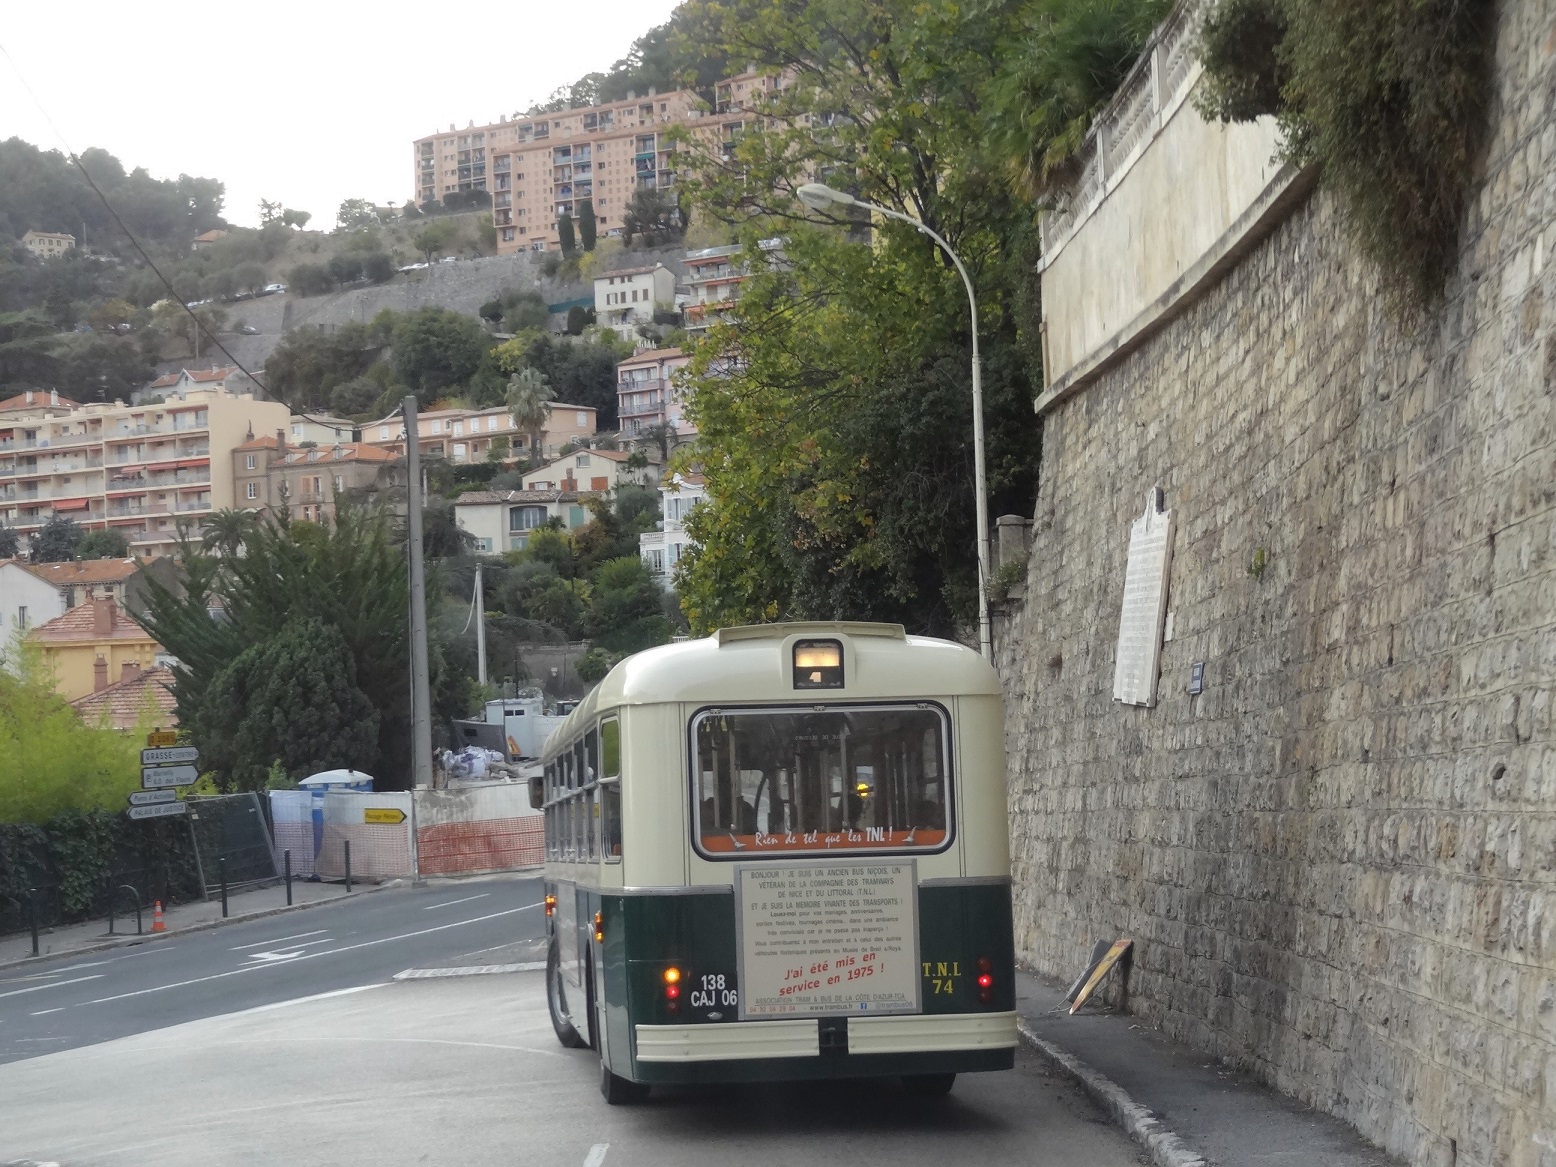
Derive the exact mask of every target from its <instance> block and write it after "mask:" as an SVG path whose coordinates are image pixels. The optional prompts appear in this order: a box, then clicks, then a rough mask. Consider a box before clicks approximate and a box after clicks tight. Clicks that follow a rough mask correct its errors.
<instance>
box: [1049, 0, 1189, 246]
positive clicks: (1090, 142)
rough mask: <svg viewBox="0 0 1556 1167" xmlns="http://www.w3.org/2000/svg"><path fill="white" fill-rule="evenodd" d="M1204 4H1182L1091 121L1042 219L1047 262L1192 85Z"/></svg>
mask: <svg viewBox="0 0 1556 1167" xmlns="http://www.w3.org/2000/svg"><path fill="white" fill-rule="evenodd" d="M1203 3H1204V0H1179V3H1178V4H1177V5H1176V6H1174V8H1173V10H1172V12H1171V13H1170V14H1169V15H1168V17H1167V19H1166V20H1164V21H1163V22H1162V23H1161V24H1160V25H1158V26H1157V28H1156V31H1155V32H1154V33H1152V34H1151V38H1150V40H1148V41H1147V42H1146V45H1145V49H1144V51H1142V52H1141V54H1140V59H1139V60H1138V61H1136V62H1135V65H1134V67H1133V68H1132V69H1131V70H1130V71H1129V74H1128V75H1127V76H1126V77H1125V78H1124V81H1123V84H1121V85H1120V86H1119V87H1118V92H1117V93H1115V94H1114V95H1113V100H1112V101H1110V102H1109V103H1108V104H1107V106H1106V107H1105V108H1104V109H1103V110H1102V112H1101V113H1099V114H1098V115H1097V116H1096V117H1095V118H1094V119H1093V120H1092V123H1091V128H1090V129H1089V130H1088V131H1087V133H1086V140H1085V142H1084V143H1083V144H1082V146H1081V150H1080V155H1079V157H1078V159H1077V166H1078V173H1077V174H1076V177H1075V178H1074V179H1073V180H1072V181H1071V182H1070V184H1069V186H1068V188H1067V189H1065V190H1063V191H1061V192H1059V194H1058V196H1057V198H1056V200H1055V206H1054V208H1053V209H1052V210H1050V211H1048V212H1047V213H1045V214H1044V215H1043V216H1042V220H1041V224H1040V227H1041V232H1042V244H1043V255H1044V256H1045V257H1048V256H1051V255H1052V254H1054V252H1056V251H1057V250H1058V249H1059V248H1060V247H1062V246H1063V245H1064V244H1065V243H1066V242H1067V241H1068V240H1069V238H1070V236H1071V235H1073V234H1074V233H1075V231H1076V230H1077V229H1078V228H1079V227H1080V225H1081V223H1083V222H1085V220H1086V219H1087V218H1088V217H1089V216H1090V215H1091V213H1092V211H1094V210H1095V209H1096V208H1097V206H1098V205H1099V204H1100V203H1101V202H1102V199H1103V197H1104V195H1105V194H1106V193H1107V190H1108V186H1109V184H1110V183H1112V182H1114V181H1115V180H1116V179H1117V178H1118V177H1119V176H1120V175H1121V174H1122V173H1123V172H1124V171H1125V170H1126V169H1127V168H1128V167H1129V166H1130V165H1132V163H1133V159H1134V158H1135V156H1136V155H1137V153H1138V152H1139V151H1140V150H1141V149H1142V148H1143V147H1144V145H1145V144H1146V143H1148V142H1149V141H1150V140H1151V139H1152V138H1154V137H1155V136H1156V134H1157V132H1158V131H1160V129H1161V127H1162V125H1163V124H1164V115H1165V114H1166V112H1167V111H1168V110H1169V109H1172V108H1175V107H1176V105H1177V104H1178V102H1179V101H1180V100H1181V99H1182V98H1183V96H1184V95H1185V94H1186V93H1187V91H1188V89H1189V88H1190V86H1192V84H1193V83H1194V79H1195V77H1196V76H1197V74H1196V73H1195V71H1194V63H1195V62H1194V56H1193V46H1194V31H1195V29H1196V27H1197V26H1198V16H1199V10H1200V8H1201V7H1202V5H1203Z"/></svg>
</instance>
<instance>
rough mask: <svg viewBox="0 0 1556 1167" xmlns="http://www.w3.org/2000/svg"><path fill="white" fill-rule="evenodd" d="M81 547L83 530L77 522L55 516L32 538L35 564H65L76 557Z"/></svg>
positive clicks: (62, 516)
mask: <svg viewBox="0 0 1556 1167" xmlns="http://www.w3.org/2000/svg"><path fill="white" fill-rule="evenodd" d="M80 545H81V528H80V527H78V526H76V524H75V520H73V519H67V518H65V516H64V515H55V516H54V517H53V518H51V519H50V520H49V521H48V522H46V523H44V524H43V526H42V528H40V529H39V531H38V533H37V534H36V535H34V536H33V537H32V556H31V557H32V561H33V562H34V563H65V562H67V561H69V560H72V559H74V558H75V557H76V549H77V548H78V547H79V546H80Z"/></svg>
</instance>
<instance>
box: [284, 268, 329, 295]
mask: <svg viewBox="0 0 1556 1167" xmlns="http://www.w3.org/2000/svg"><path fill="white" fill-rule="evenodd" d="M286 286H287V288H288V289H290V290H291V291H293V292H296V293H297V294H298V295H300V296H322V295H323V294H324V293H325V292H328V291H330V290H332V289H333V288H334V287H335V277H334V276H333V275H331V274H330V270H329V268H327V267H325V266H324V265H323V264H322V263H300V264H298V265H297V266H296V267H294V268H293V269H292V270H291V271H289V272H287V273H286Z"/></svg>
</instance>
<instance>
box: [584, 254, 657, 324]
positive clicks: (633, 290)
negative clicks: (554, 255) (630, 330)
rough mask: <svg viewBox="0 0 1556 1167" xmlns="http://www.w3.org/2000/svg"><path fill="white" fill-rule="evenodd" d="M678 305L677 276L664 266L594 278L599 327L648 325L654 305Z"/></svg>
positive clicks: (640, 268)
mask: <svg viewBox="0 0 1556 1167" xmlns="http://www.w3.org/2000/svg"><path fill="white" fill-rule="evenodd" d="M674 303H675V273H674V272H673V271H671V270H670V269H669V268H667V267H666V266H665V265H664V264H662V263H656V264H655V265H654V266H653V267H631V268H627V269H626V270H625V271H613V272H606V273H605V274H604V275H598V276H595V277H594V318H595V320H596V322H598V323H600V324H609V325H612V326H616V325H623V324H625V325H632V324H647V323H649V322H650V321H652V320H653V318H654V305H655V304H665V305H673V304H674Z"/></svg>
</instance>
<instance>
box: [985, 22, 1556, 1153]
mask: <svg viewBox="0 0 1556 1167" xmlns="http://www.w3.org/2000/svg"><path fill="white" fill-rule="evenodd" d="M1496 64H1497V69H1496V95H1497V103H1496V106H1495V109H1494V111H1493V114H1492V134H1491V139H1490V145H1489V150H1488V155H1487V157H1486V159H1485V161H1484V163H1483V166H1484V177H1483V180H1482V181H1481V182H1480V184H1479V187H1478V190H1477V192H1476V195H1475V197H1474V200H1473V203H1472V206H1471V208H1470V210H1469V213H1468V215H1467V220H1466V224H1465V228H1464V233H1463V237H1462V245H1463V250H1462V258H1461V262H1460V264H1459V267H1458V270H1457V271H1456V272H1455V274H1454V275H1453V277H1452V279H1451V280H1450V284H1449V287H1448V291H1447V297H1446V300H1445V302H1444V303H1443V304H1442V305H1441V306H1440V307H1439V308H1437V309H1435V310H1433V311H1432V312H1431V313H1429V314H1428V315H1427V316H1426V317H1425V318H1423V319H1418V320H1413V321H1408V322H1402V321H1400V320H1399V319H1397V318H1396V317H1394V316H1391V315H1390V313H1389V311H1388V310H1387V309H1386V308H1385V307H1384V305H1383V303H1382V301H1381V298H1380V296H1379V294H1378V292H1377V288H1376V286H1375V282H1374V279H1373V277H1372V275H1371V273H1370V272H1369V270H1368V269H1367V267H1366V266H1365V265H1364V263H1363V262H1362V261H1361V260H1360V259H1359V258H1358V257H1357V256H1356V254H1355V253H1354V251H1353V250H1352V249H1351V248H1350V247H1349V245H1348V244H1347V243H1346V241H1345V239H1344V233H1343V229H1342V227H1341V224H1340V222H1339V216H1338V211H1337V208H1336V206H1335V204H1334V203H1333V202H1332V200H1331V199H1330V197H1329V196H1328V195H1326V194H1324V193H1319V194H1317V195H1314V196H1312V197H1310V198H1307V199H1305V200H1304V201H1302V202H1301V203H1300V204H1299V205H1298V206H1297V207H1296V209H1295V210H1294V211H1293V212H1292V213H1291V214H1290V215H1289V217H1287V218H1285V219H1284V220H1283V221H1281V222H1280V223H1279V224H1278V225H1277V226H1276V227H1275V228H1274V230H1273V232H1272V233H1271V234H1269V235H1268V236H1267V237H1265V238H1264V239H1263V241H1262V242H1260V243H1259V244H1257V245H1256V246H1254V247H1253V248H1252V249H1251V250H1250V251H1249V252H1248V253H1247V254H1246V255H1244V256H1243V257H1242V258H1241V259H1240V260H1239V261H1238V262H1237V263H1236V264H1235V265H1234V266H1232V267H1231V268H1230V270H1229V271H1228V272H1227V273H1226V274H1225V275H1224V277H1222V278H1221V279H1220V281H1219V282H1218V283H1216V284H1215V285H1214V286H1212V287H1211V288H1210V289H1209V290H1208V291H1207V292H1205V293H1204V294H1203V295H1202V296H1201V298H1199V299H1198V300H1197V301H1195V302H1194V303H1192V304H1191V305H1189V306H1188V307H1186V308H1184V309H1183V310H1182V312H1181V314H1180V315H1178V316H1176V317H1175V318H1173V319H1171V320H1170V322H1168V323H1166V324H1165V325H1164V326H1163V327H1162V328H1161V329H1160V331H1158V332H1156V333H1155V334H1154V335H1152V336H1150V338H1149V339H1147V340H1145V342H1144V343H1143V344H1141V345H1140V347H1138V348H1137V349H1135V350H1134V351H1133V352H1131V353H1130V354H1129V355H1127V356H1125V357H1124V358H1123V359H1121V360H1120V361H1118V362H1117V363H1116V364H1114V365H1113V366H1112V367H1111V368H1107V369H1105V370H1104V371H1101V372H1100V373H1099V374H1098V375H1097V376H1096V377H1095V378H1094V379H1093V380H1092V381H1091V382H1090V383H1089V384H1087V385H1086V386H1085V387H1084V388H1082V389H1080V390H1078V391H1077V392H1075V393H1074V394H1073V395H1072V396H1070V397H1068V398H1067V399H1065V400H1062V401H1060V402H1058V403H1057V404H1056V405H1055V406H1054V407H1053V409H1052V411H1051V412H1050V413H1049V414H1048V416H1047V418H1046V420H1045V432H1044V445H1043V467H1042V480H1041V481H1042V485H1041V491H1040V496H1039V499H1038V504H1037V509H1036V514H1035V516H1034V524H1033V529H1032V550H1031V557H1030V561H1029V569H1028V576H1027V581H1026V589H1025V598H1024V600H1022V601H1018V602H1016V603H1014V604H1013V605H1012V606H1011V610H1010V611H1009V612H1008V616H1007V620H1006V625H1005V632H1004V635H1003V636H1002V637H1001V643H1000V646H999V663H1000V667H1001V671H1002V674H1003V676H1004V680H1005V685H1006V695H1007V697H1006V699H1007V724H1008V729H1007V733H1008V747H1009V754H1010V810H1011V824H1012V825H1011V830H1012V857H1013V862H1014V865H1015V867H1014V872H1015V882H1016V889H1017V921H1016V928H1017V947H1018V953H1019V955H1020V956H1021V957H1022V958H1023V959H1024V960H1025V961H1027V962H1029V963H1030V964H1031V965H1032V966H1034V967H1035V968H1036V969H1037V970H1039V971H1041V972H1044V973H1048V974H1050V975H1053V976H1061V977H1063V976H1070V975H1073V974H1074V972H1075V970H1076V969H1077V968H1078V967H1080V966H1081V965H1082V964H1083V963H1084V958H1085V955H1086V953H1087V952H1088V951H1089V949H1090V946H1091V944H1092V942H1093V941H1094V940H1095V939H1096V938H1098V937H1101V936H1109V937H1111V936H1117V935H1131V936H1133V937H1134V938H1135V940H1136V945H1137V946H1136V952H1135V956H1136V959H1135V963H1134V968H1133V972H1132V974H1131V979H1130V983H1129V998H1128V1005H1129V1008H1130V1009H1131V1010H1133V1011H1135V1012H1138V1013H1139V1014H1140V1015H1142V1016H1143V1017H1144V1018H1147V1019H1149V1020H1150V1021H1151V1022H1154V1023H1156V1024H1158V1025H1160V1026H1161V1027H1162V1028H1163V1029H1164V1030H1166V1031H1167V1032H1168V1033H1170V1034H1171V1035H1172V1036H1173V1037H1175V1038H1178V1039H1180V1040H1186V1041H1188V1042H1191V1043H1193V1044H1196V1045H1198V1046H1199V1047H1201V1048H1203V1049H1205V1050H1207V1051H1208V1052H1210V1053H1211V1054H1213V1055H1215V1056H1217V1057H1220V1058H1224V1059H1226V1060H1227V1061H1229V1062H1232V1063H1234V1064H1236V1065H1238V1066H1239V1067H1242V1068H1244V1069H1248V1070H1251V1071H1253V1072H1256V1073H1258V1074H1259V1075H1261V1076H1262V1077H1263V1078H1265V1079H1266V1080H1267V1081H1269V1082H1270V1083H1272V1084H1273V1085H1274V1086H1276V1087H1278V1088H1279V1089H1281V1090H1283V1091H1286V1092H1288V1093H1290V1094H1293V1095H1295V1096H1297V1097H1298V1098H1301V1099H1303V1100H1304V1101H1307V1102H1309V1103H1311V1104H1313V1105H1315V1106H1318V1107H1321V1108H1323V1109H1325V1110H1328V1111H1330V1112H1332V1113H1334V1114H1337V1115H1339V1116H1340V1117H1342V1118H1344V1119H1346V1120H1347V1121H1349V1122H1351V1123H1353V1124H1354V1125H1355V1126H1356V1127H1357V1128H1358V1129H1359V1130H1360V1131H1361V1132H1362V1134H1364V1135H1365V1136H1366V1137H1368V1138H1370V1139H1372V1140H1374V1141H1375V1142H1377V1143H1379V1144H1380V1145H1382V1146H1383V1147H1385V1148H1386V1149H1387V1150H1389V1151H1390V1152H1392V1153H1394V1154H1397V1155H1399V1156H1402V1157H1403V1158H1405V1159H1407V1160H1408V1161H1410V1162H1412V1163H1417V1164H1432V1165H1443V1167H1449V1165H1452V1167H1468V1165H1471V1164H1473V1165H1477V1167H1479V1165H1485V1167H1491V1165H1493V1164H1495V1165H1499V1167H1501V1165H1513V1167H1535V1165H1540V1167H1552V1165H1556V728H1553V724H1552V703H1553V690H1556V267H1553V265H1552V262H1551V261H1552V259H1553V253H1556V10H1553V9H1552V7H1551V6H1550V5H1549V4H1548V3H1546V2H1544V0H1506V2H1505V3H1503V4H1502V5H1501V7H1500V26H1499V30H1498V40H1497V57H1496ZM1192 193H1193V192H1191V191H1185V192H1184V193H1183V197H1184V198H1190V197H1192ZM1099 278H1103V277H1102V274H1101V273H1099ZM1156 486H1159V487H1161V488H1162V489H1163V491H1164V492H1165V496H1166V505H1167V506H1169V507H1171V508H1173V511H1174V515H1175V517H1176V523H1177V531H1176V535H1175V543H1174V547H1173V557H1172V569H1171V577H1170V581H1169V589H1170V595H1169V611H1170V613H1171V617H1170V627H1171V633H1170V635H1171V639H1170V640H1169V641H1168V642H1167V643H1166V644H1165V645H1164V646H1163V653H1162V665H1161V676H1160V681H1159V687H1158V701H1159V704H1158V705H1157V706H1156V708H1154V709H1146V708H1134V707H1128V706H1123V705H1120V704H1117V703H1115V702H1114V700H1113V695H1112V681H1113V667H1114V661H1113V656H1114V651H1115V642H1116V637H1117V632H1118V623H1119V609H1120V601H1121V593H1122V587H1123V581H1124V557H1125V552H1126V550H1127V547H1128V539H1129V525H1130V522H1131V520H1132V519H1133V518H1134V517H1135V516H1136V515H1137V514H1138V513H1139V510H1140V500H1141V499H1142V498H1143V497H1145V493H1146V491H1147V490H1148V489H1149V488H1151V487H1156ZM1196 661H1203V662H1205V681H1204V691H1203V693H1202V694H1200V695H1198V696H1190V695H1189V693H1188V691H1187V690H1188V682H1189V677H1190V673H1191V669H1192V667H1193V665H1194V662H1196Z"/></svg>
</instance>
